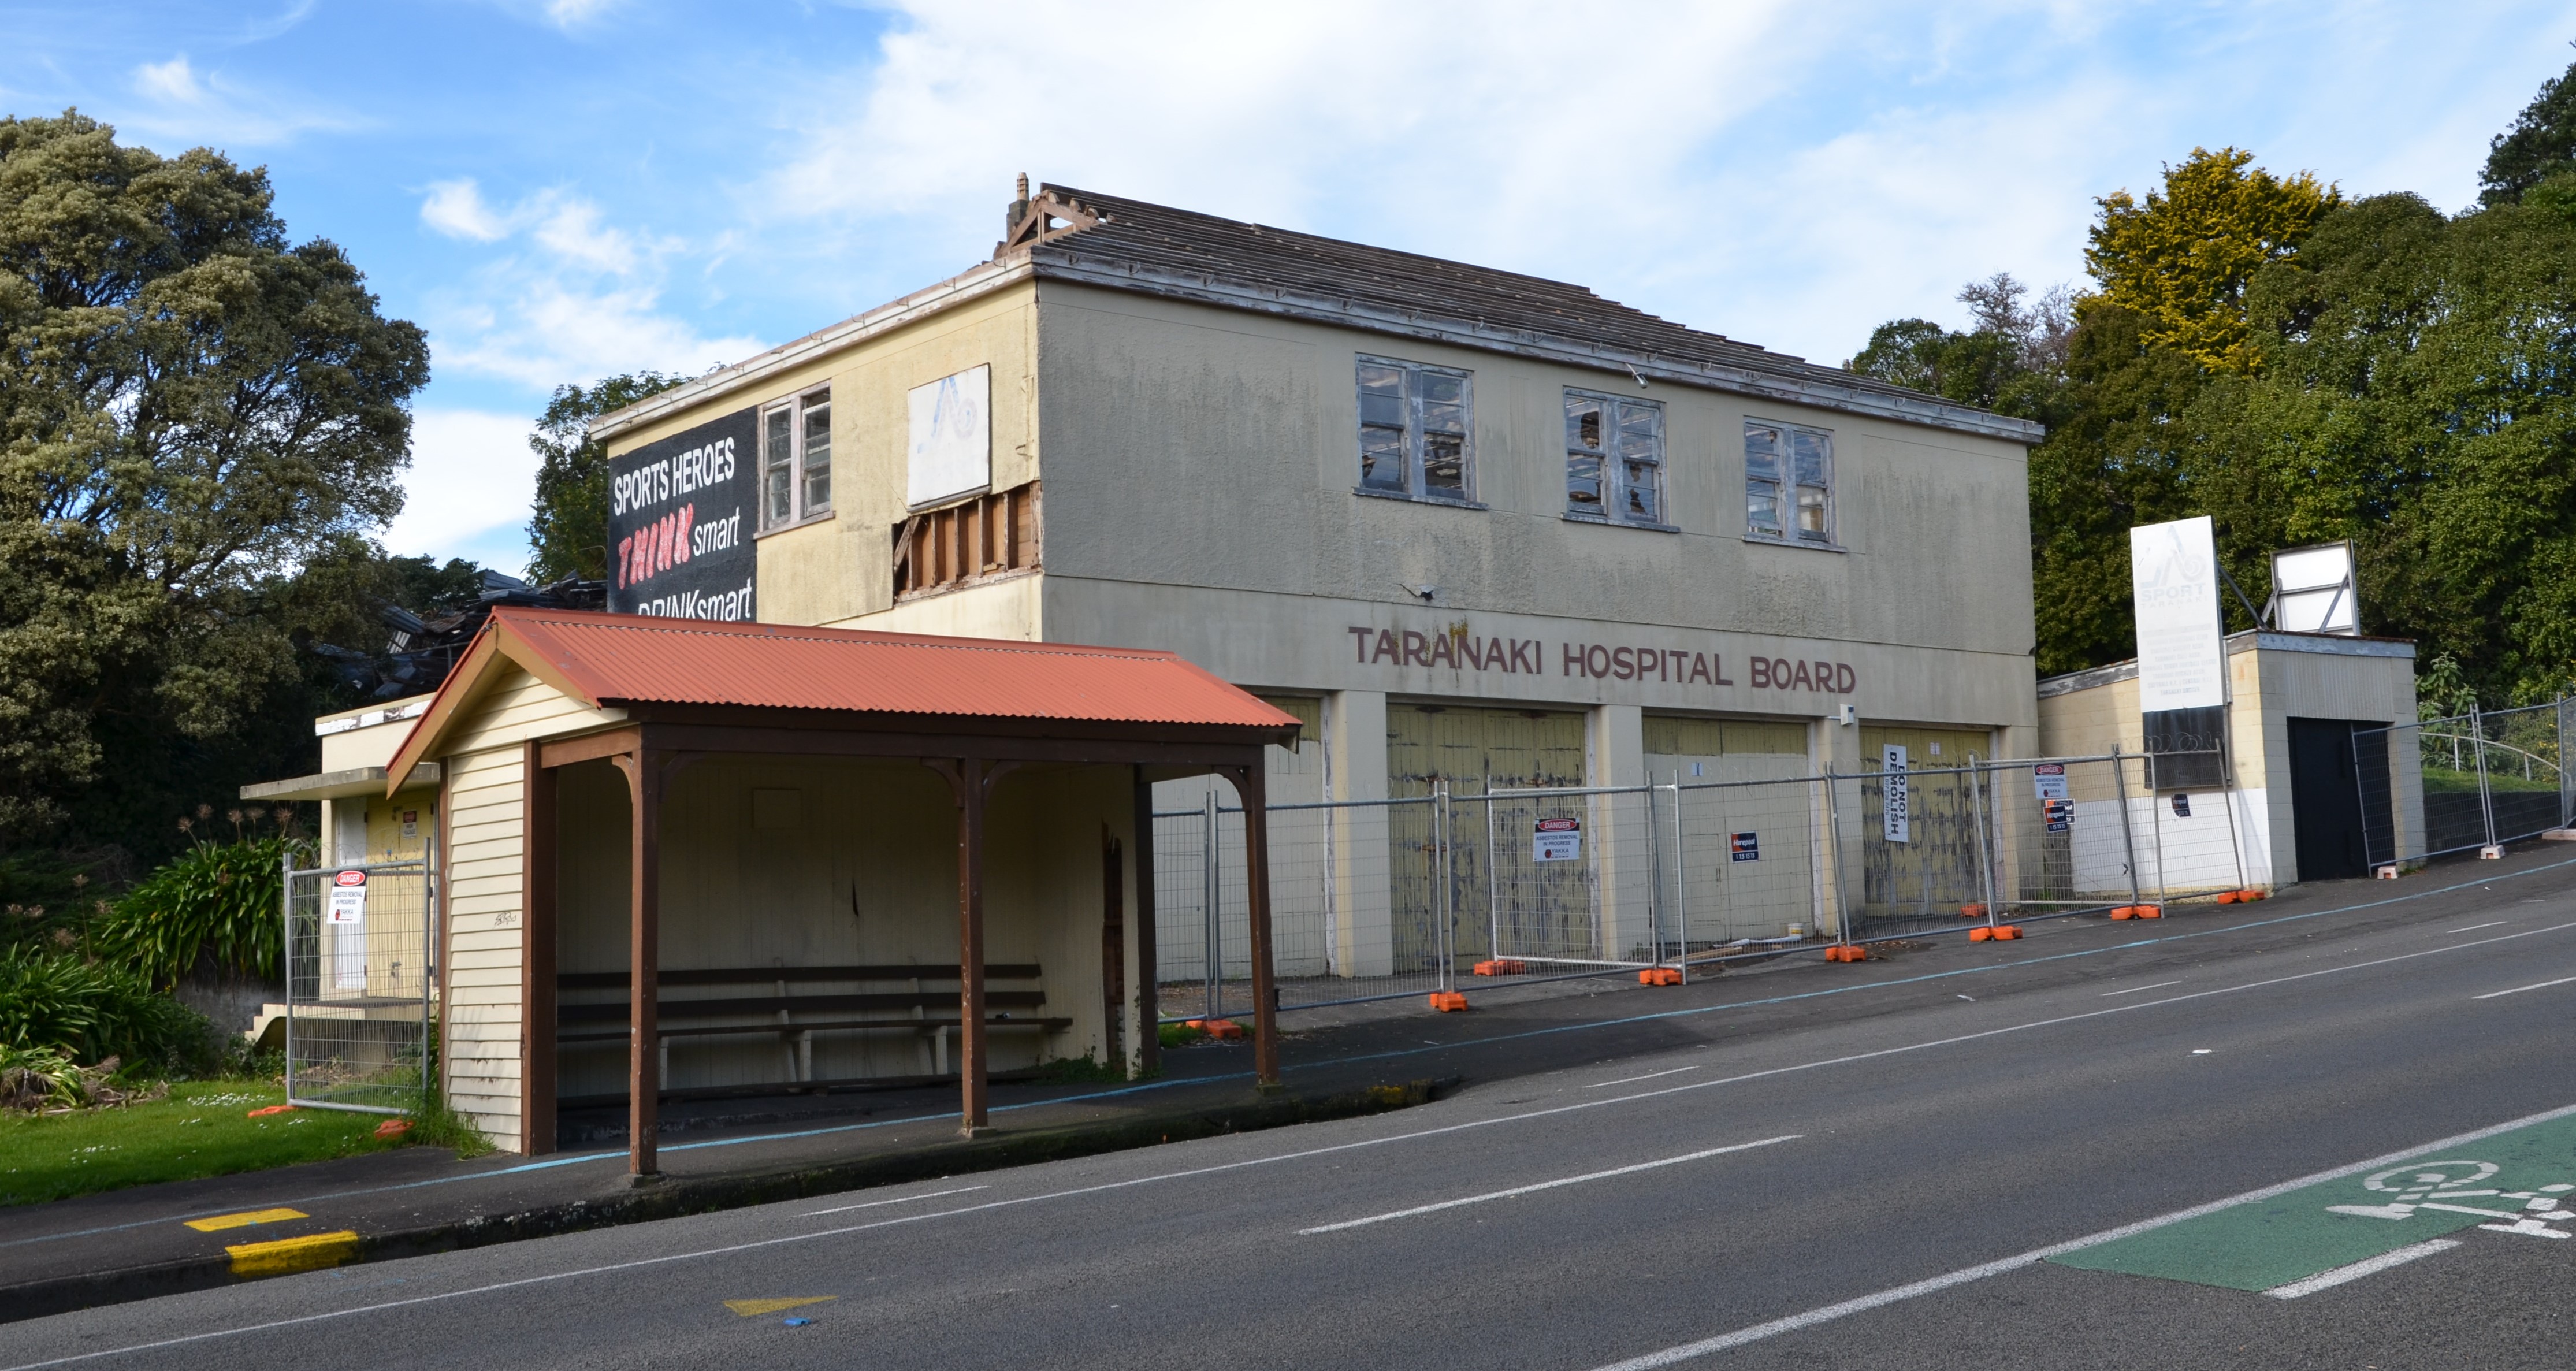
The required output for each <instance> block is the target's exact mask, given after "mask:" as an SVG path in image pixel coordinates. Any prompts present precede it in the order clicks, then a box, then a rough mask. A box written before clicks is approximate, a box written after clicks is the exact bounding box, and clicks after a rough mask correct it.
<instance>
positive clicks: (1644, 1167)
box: [1297, 1133, 1806, 1237]
mask: <svg viewBox="0 0 2576 1371" xmlns="http://www.w3.org/2000/svg"><path fill="white" fill-rule="evenodd" d="M1804 1136H1806V1135H1805V1134H1803V1133H1783V1134H1781V1135H1780V1136H1779V1137H1776V1138H1764V1139H1763V1140H1762V1141H1760V1142H1749V1143H1736V1144H1734V1145H1733V1146H1730V1147H1712V1148H1709V1149H1708V1150H1707V1151H1705V1152H1691V1153H1687V1154H1685V1155H1682V1156H1679V1157H1666V1158H1664V1159H1663V1160H1661V1161H1651V1162H1639V1163H1637V1164H1636V1165H1634V1166H1617V1167H1612V1168H1611V1169H1610V1170H1607V1171H1593V1172H1588V1173H1586V1174H1584V1175H1580V1176H1567V1177H1565V1178H1564V1179H1562V1180H1554V1181H1540V1182H1539V1183H1538V1184H1536V1185H1516V1186H1513V1187H1512V1188H1511V1189H1509V1190H1492V1191H1487V1192H1486V1193H1484V1194H1482V1195H1469V1196H1467V1197H1466V1198H1464V1199H1457V1200H1442V1201H1441V1202H1439V1203H1438V1204H1417V1205H1415V1206H1414V1207H1412V1208H1411V1209H1398V1210H1395V1211H1394V1212H1392V1213H1387V1214H1371V1215H1369V1216H1368V1217H1367V1218H1365V1219H1344V1220H1342V1221H1341V1222H1340V1223H1327V1224H1318V1225H1317V1226H1315V1227H1313V1228H1300V1229H1298V1230H1297V1233H1298V1236H1300V1237H1306V1236H1311V1235H1313V1234H1316V1233H1339V1232H1341V1231H1342V1230H1343V1229H1346V1228H1366V1227H1368V1226H1369V1225H1370V1224H1373V1223H1385V1222H1386V1221H1388V1220H1389V1219H1409V1218H1412V1217H1413V1216H1414V1215H1416V1214H1436V1213H1438V1212H1440V1211H1441V1210H1443V1209H1456V1208H1459V1207H1460V1206H1463V1205H1470V1204H1483V1203H1484V1202H1485V1201H1487V1200H1508V1199H1510V1198H1512V1197H1513V1196H1515V1195H1535V1194H1537V1193H1538V1192H1539V1191H1542V1190H1556V1189H1560V1188H1562V1187H1565V1186H1569V1185H1581V1184H1583V1183H1584V1182H1586V1181H1606V1180H1608V1179H1610V1178H1611V1177H1612V1176H1630V1175H1634V1174H1636V1173H1637V1172H1640V1171H1652V1170H1654V1169H1656V1168H1657V1167H1663V1166H1679V1165H1681V1164H1682V1163H1683V1162H1695V1161H1698V1160H1700V1159H1701V1158H1704V1157H1722V1156H1725V1155H1726V1154H1727V1153H1729V1152H1750V1151H1752V1150H1753V1149H1754V1148H1757V1147H1769V1146H1771V1145H1772V1144H1773V1143H1784V1142H1795V1141H1797V1140H1798V1139H1799V1138H1802V1137H1804Z"/></svg>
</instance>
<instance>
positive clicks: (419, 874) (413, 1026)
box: [285, 862, 435, 1113]
mask: <svg viewBox="0 0 2576 1371" xmlns="http://www.w3.org/2000/svg"><path fill="white" fill-rule="evenodd" d="M285 877H286V968H287V972H286V1098H287V1100H288V1102H289V1103H292V1104H298V1105H306V1106H311V1107H318V1108H325V1109H354V1110H362V1111H367V1112H373V1113H408V1112H410V1111H411V1110H412V1109H413V1108H416V1107H417V1106H418V1105H419V1103H420V1101H421V1100H422V1098H424V1095H425V1092H426V1091H427V1090H428V1088H429V1084H430V1080H429V1071H430V986H431V984H432V981H433V978H434V976H435V968H434V967H433V965H432V962H431V957H430V949H431V947H432V946H433V935H434V930H433V928H432V927H431V923H432V919H431V911H432V910H433V909H434V908H435V900H434V888H433V886H434V877H433V875H432V870H431V866H430V864H429V863H427V862H395V863H389V864H385V865H380V866H352V867H335V868H330V869H326V870H316V871H292V870H290V871H288V872H286V873H285Z"/></svg>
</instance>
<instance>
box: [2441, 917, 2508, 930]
mask: <svg viewBox="0 0 2576 1371" xmlns="http://www.w3.org/2000/svg"><path fill="white" fill-rule="evenodd" d="M2512 922H2513V920H2511V919H2498V920H2496V921H2495V922H2494V923H2491V924H2471V925H2469V926H2468V927H2466V928H2446V929H2443V930H2442V931H2443V932H2444V933H2475V932H2477V931H2478V930H2479V929H2481V928H2502V927H2504V926H2505V925H2506V924H2509V923H2512Z"/></svg>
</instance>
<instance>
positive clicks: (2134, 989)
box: [2102, 981, 2182, 1000]
mask: <svg viewBox="0 0 2576 1371" xmlns="http://www.w3.org/2000/svg"><path fill="white" fill-rule="evenodd" d="M2180 984H2182V982H2180V981H2158V982H2156V983H2155V984H2154V985H2133V986H2130V987H2129V988H2128V989H2126V990H2105V991H2103V992H2102V998H2103V999H2106V1000H2107V999H2109V998H2111V997H2112V996H2114V995H2135V994H2137V993H2138V992H2139V991H2141V990H2162V989H2164V988H2165V987H2166V986H2169V985H2180Z"/></svg>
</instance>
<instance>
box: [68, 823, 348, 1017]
mask: <svg viewBox="0 0 2576 1371" xmlns="http://www.w3.org/2000/svg"><path fill="white" fill-rule="evenodd" d="M294 845H297V844H296V840H294V839H291V838H286V837H268V838H250V839H246V840H243V841H240V842H231V843H199V844H198V845H197V846H195V847H193V848H190V849H189V850H188V851H186V852H184V853H182V854H180V855H179V856H178V857H177V858H176V859H174V860H172V861H171V862H170V863H169V864H168V865H167V866H164V867H162V868H160V869H159V870H157V871H155V872H153V873H152V874H151V875H149V876H146V877H144V878H143V881H142V883H141V884H139V885H137V886H135V887H134V889H132V890H130V891H128V892H126V894H125V896H124V898H122V899H119V900H118V901H116V902H115V903H114V904H112V905H110V906H108V909H107V912H106V913H105V914H104V915H102V916H100V918H99V919H98V921H97V922H96V923H94V924H93V925H92V926H91V928H90V946H91V948H92V949H93V950H94V951H96V952H97V953H98V954H99V955H100V956H103V957H106V958H108V959H110V960H112V961H115V962H118V963H121V964H122V965H125V966H128V967H131V968H133V969H134V970H135V971H136V972H137V973H139V974H140V975H142V977H143V978H144V979H145V980H147V981H149V982H151V983H152V984H153V985H154V986H157V987H159V988H161V989H164V990H166V989H169V988H170V987H172V986H174V985H177V984H178V983H179V982H180V980H181V979H183V978H184V977H186V976H187V975H188V973H189V972H191V971H194V970H196V969H197V967H198V964H199V963H200V962H210V963H212V966H213V969H214V970H216V971H218V972H229V973H232V974H235V975H243V976H255V977H257V978H259V979H261V980H265V981H275V980H278V979H279V977H280V974H281V971H282V968H283V966H284V964H285V951H286V925H285V917H284V913H283V911H282V910H281V908H280V907H279V904H278V901H279V898H280V893H281V874H282V871H283V867H284V864H285V861H286V857H287V853H288V851H289V848H290V846H294ZM299 855H300V854H299Z"/></svg>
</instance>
